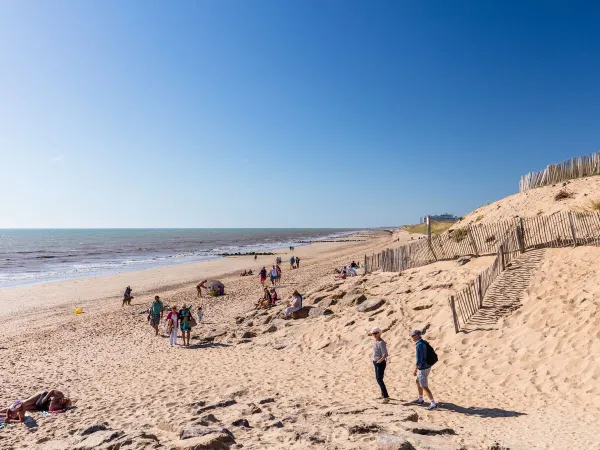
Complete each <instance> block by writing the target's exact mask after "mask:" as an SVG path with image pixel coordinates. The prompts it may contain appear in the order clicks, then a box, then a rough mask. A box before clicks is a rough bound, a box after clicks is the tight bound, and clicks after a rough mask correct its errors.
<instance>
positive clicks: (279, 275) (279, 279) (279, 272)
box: [275, 264, 281, 284]
mask: <svg viewBox="0 0 600 450" xmlns="http://www.w3.org/2000/svg"><path fill="white" fill-rule="evenodd" d="M275 268H276V269H277V280H276V281H277V284H279V283H280V282H281V267H279V264H277V265H276V266H275Z"/></svg>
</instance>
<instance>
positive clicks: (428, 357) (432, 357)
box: [423, 339, 438, 366]
mask: <svg viewBox="0 0 600 450" xmlns="http://www.w3.org/2000/svg"><path fill="white" fill-rule="evenodd" d="M423 343H424V344H425V348H426V349H427V352H426V353H425V361H427V364H429V365H430V366H433V365H434V364H435V363H436V362H438V355H437V353H436V352H435V350H434V349H433V347H432V346H431V345H429V342H427V341H426V340H425V339H423Z"/></svg>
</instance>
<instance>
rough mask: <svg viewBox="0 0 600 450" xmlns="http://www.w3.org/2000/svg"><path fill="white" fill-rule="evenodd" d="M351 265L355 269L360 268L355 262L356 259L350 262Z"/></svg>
mask: <svg viewBox="0 0 600 450" xmlns="http://www.w3.org/2000/svg"><path fill="white" fill-rule="evenodd" d="M350 267H352V268H353V269H356V268H358V266H357V265H356V263H355V262H354V261H352V262H351V263H350Z"/></svg>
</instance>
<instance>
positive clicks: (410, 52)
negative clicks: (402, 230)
mask: <svg viewBox="0 0 600 450" xmlns="http://www.w3.org/2000/svg"><path fill="white" fill-rule="evenodd" d="M599 13H600V10H599V7H598V6H596V5H594V4H593V3H591V2H589V3H578V2H553V1H543V2H542V1H540V2H521V1H520V2H511V1H504V2H491V1H447V0H444V1H411V2H408V1H377V2H370V1H364V2H362V1H361V2H357V1H322V2H316V1H307V0H302V1H296V0H291V1H279V0H278V1H230V0H223V1H177V2H164V1H139V2H136V1H126V2H120V1H102V2H100V1H86V2H76V1H71V2H60V1H53V2H47V1H37V2H35V1H25V2H22V1H4V2H0V56H1V62H0V227H365V226H389V225H396V224H403V223H411V222H416V221H418V217H419V216H422V215H424V214H428V213H431V214H436V213H442V212H451V213H456V214H459V215H460V214H464V213H467V212H468V211H470V210H472V209H474V208H476V207H477V206H480V205H482V204H485V203H488V202H490V201H494V200H496V199H499V198H502V197H504V196H506V195H509V194H511V193H514V192H515V191H516V190H517V189H518V180H519V177H520V175H521V174H523V173H526V172H529V171H532V170H539V169H542V168H543V167H545V166H546V165H547V164H548V163H552V162H557V161H562V160H564V159H567V158H570V157H573V156H577V155H582V154H587V153H591V152H594V151H597V150H598V149H599V147H600V145H599V143H600V127H599V126H598V120H599V119H600V82H598V80H600V27H599V26H598V24H599V23H600V14H599Z"/></svg>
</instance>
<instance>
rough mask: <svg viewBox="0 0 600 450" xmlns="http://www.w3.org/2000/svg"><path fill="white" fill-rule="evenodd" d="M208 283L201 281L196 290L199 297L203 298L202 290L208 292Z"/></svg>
mask: <svg viewBox="0 0 600 450" xmlns="http://www.w3.org/2000/svg"><path fill="white" fill-rule="evenodd" d="M206 283H208V280H204V281H201V282H200V283H198V285H197V286H196V290H197V291H198V297H202V288H204V290H205V291H206V292H208V289H206Z"/></svg>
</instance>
